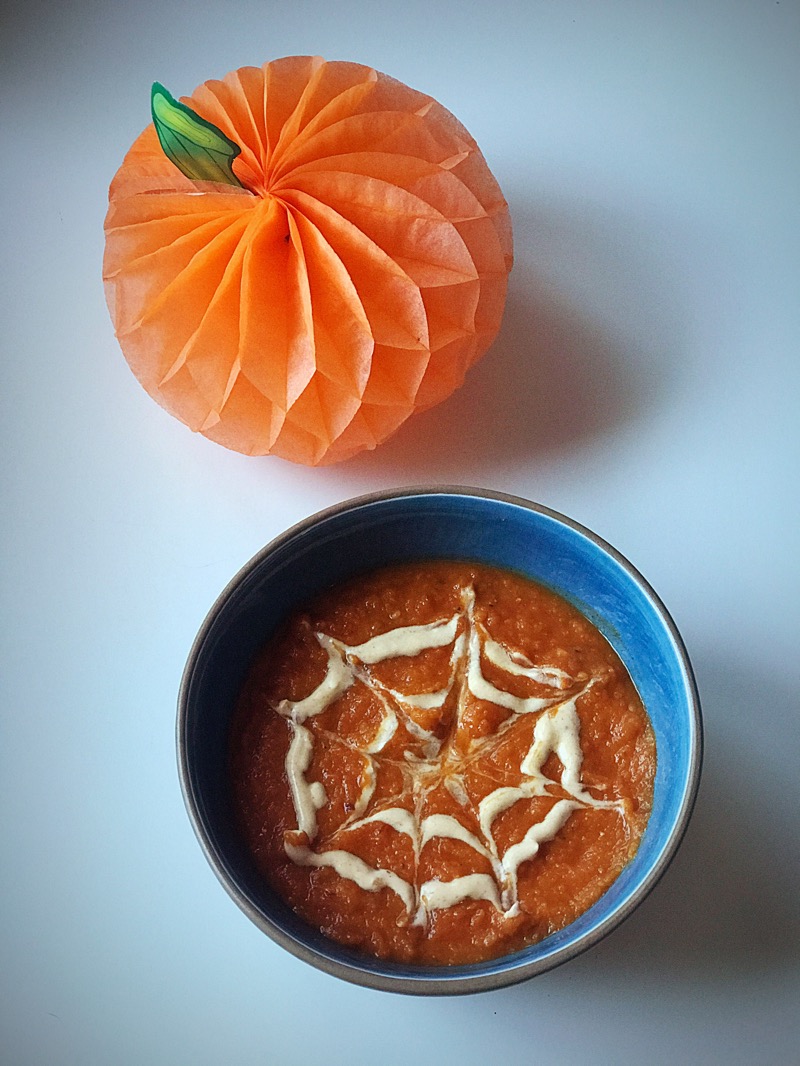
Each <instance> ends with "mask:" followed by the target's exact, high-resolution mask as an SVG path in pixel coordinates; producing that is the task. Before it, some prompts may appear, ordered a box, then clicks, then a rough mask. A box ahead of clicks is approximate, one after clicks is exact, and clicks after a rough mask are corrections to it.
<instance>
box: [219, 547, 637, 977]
mask: <svg viewBox="0 0 800 1066" xmlns="http://www.w3.org/2000/svg"><path fill="white" fill-rule="evenodd" d="M655 766H656V750H655V741H654V737H653V731H652V728H651V726H650V723H649V720H648V718H647V715H646V713H645V710H644V708H643V706H642V703H641V700H640V699H639V696H638V694H637V692H636V690H635V688H634V686H633V683H632V682H631V680H630V677H629V676H628V674H627V671H626V670H625V668H624V666H623V665H622V663H621V662H620V660H619V658H618V657H617V655H616V654H615V652H614V651H613V650H612V648H611V646H610V645H609V644H608V642H607V641H606V639H605V638H604V637H603V636H602V635H601V633H600V632H599V631H598V630H597V629H596V628H595V626H593V625H592V624H591V623H590V622H589V621H588V620H587V619H586V618H585V617H584V616H583V615H582V614H581V613H580V612H579V611H577V610H576V609H575V608H574V607H572V606H571V605H570V604H568V603H567V602H566V601H564V600H563V599H561V598H560V597H559V596H556V595H555V594H554V593H552V592H550V591H548V590H547V589H545V588H543V587H542V586H540V585H537V584H534V583H533V582H531V581H529V580H528V579H526V578H524V577H522V576H520V575H518V574H515V573H511V572H508V571H503V570H497V569H493V568H490V567H486V566H481V565H476V564H472V563H469V562H459V561H428V562H421V563H414V564H408V565H404V566H400V567H394V568H389V569H383V570H379V571H376V572H374V573H371V574H368V575H366V576H362V577H359V578H358V579H356V580H353V581H351V582H349V583H348V584H346V585H343V586H339V587H337V588H335V589H333V590H331V591H329V592H327V593H325V594H324V595H322V596H321V597H319V598H318V599H317V600H315V601H314V602H313V603H311V604H310V605H308V606H307V607H306V608H305V610H303V611H301V612H298V613H297V614H295V615H294V616H293V617H292V618H290V619H289V620H288V622H287V623H286V624H285V625H284V627H283V628H282V629H281V630H280V632H278V633H277V634H276V635H275V637H274V638H273V639H271V640H270V642H269V643H268V644H267V646H266V647H265V648H264V650H263V652H262V653H261V654H260V655H259V657H258V658H257V660H256V662H255V663H254V665H253V667H252V669H251V671H250V674H249V676H248V678H247V681H246V683H245V685H244V688H243V690H242V693H241V696H240V699H239V704H238V707H237V709H236V713H235V716H234V721H233V726H232V733H231V780H232V787H233V795H234V804H235V808H236V813H237V817H238V819H239V822H240V824H241V828H242V832H243V834H244V837H245V840H246V842H247V845H248V847H249V849H250V851H251V852H252V854H253V856H254V857H255V860H256V863H257V865H258V867H259V868H260V870H261V871H262V872H263V874H264V876H265V877H266V878H267V880H268V881H269V882H270V883H271V885H272V886H273V887H274V888H275V890H276V891H277V892H278V893H279V894H280V895H281V896H282V897H283V898H284V899H285V900H286V901H287V902H288V903H289V904H290V905H291V907H292V908H293V909H294V910H295V911H296V912H297V913H299V914H300V915H301V916H302V917H303V918H304V919H305V920H307V921H308V922H310V923H311V924H312V925H314V926H316V927H317V928H319V929H321V930H322V931H323V933H325V934H326V935H327V936H329V937H330V938H332V939H333V940H337V941H340V942H342V943H345V944H347V945H349V946H351V947H353V948H355V949H357V950H360V951H363V952H367V953H370V954H373V955H377V956H379V957H382V958H387V959H394V960H398V961H405V962H415V963H420V964H434V965H448V964H457V963H466V962H474V961H478V960H483V959H488V958H492V957H495V956H497V955H501V954H505V953H507V952H510V951H514V950H517V949H518V948H520V947H523V946H524V945H526V944H528V943H531V942H534V941H536V940H539V939H541V938H543V937H545V936H547V935H548V934H549V933H552V932H554V931H555V930H557V929H560V928H563V927H564V926H566V925H568V924H569V923H570V922H571V921H573V920H574V919H575V918H577V917H578V916H579V915H580V914H581V913H582V912H583V911H585V910H586V909H587V908H588V907H589V906H591V904H592V903H594V902H595V901H596V900H597V899H598V898H599V897H600V896H601V895H602V893H603V892H604V891H605V890H606V889H607V888H608V887H609V885H611V883H612V882H613V881H614V880H615V879H616V877H617V876H618V875H619V873H620V871H621V870H622V869H623V867H624V866H625V865H626V863H628V862H629V861H630V859H631V857H632V856H633V854H634V853H635V851H636V848H637V847H638V844H639V840H640V838H641V835H642V833H643V831H644V828H645V825H646V823H647V818H648V815H649V812H650V806H651V801H652V794H653V779H654V776H655Z"/></svg>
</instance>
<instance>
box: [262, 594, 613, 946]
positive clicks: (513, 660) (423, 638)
mask: <svg viewBox="0 0 800 1066" xmlns="http://www.w3.org/2000/svg"><path fill="white" fill-rule="evenodd" d="M474 607H475V594H474V591H473V590H472V589H471V588H467V589H464V590H463V591H462V608H463V610H462V611H460V612H459V613H457V614H455V615H454V616H453V617H452V618H450V619H440V620H438V621H435V622H431V623H429V624H427V625H415V626H401V627H398V628H396V629H392V630H389V631H387V632H385V633H381V634H378V635H377V636H374V637H372V638H370V639H369V640H367V641H365V642H364V643H362V644H358V645H347V644H344V643H342V642H340V641H337V640H335V639H334V638H332V637H329V636H327V635H325V634H324V633H316V634H315V637H316V639H317V641H318V642H319V644H320V646H321V647H323V648H324V649H325V650H326V652H327V655H328V664H327V670H326V674H325V677H324V679H323V681H322V682H321V683H320V684H319V685H318V686H317V687H316V688H315V689H314V691H313V692H311V693H310V695H308V696H306V697H305V698H304V699H302V700H297V701H289V700H282V701H280V703H278V704H277V705H276V706H275V710H276V711H277V712H278V713H279V714H281V715H283V716H284V717H285V718H287V719H289V724H290V728H291V730H292V739H291V742H290V744H289V750H288V752H287V755H286V773H287V777H288V780H289V787H290V790H291V795H292V801H293V804H294V809H295V815H296V818H297V828H298V829H299V830H300V831H302V832H303V833H305V834H306V838H307V839H308V841H309V845H305V844H298V843H297V842H296V840H295V839H293V837H294V834H292V833H287V834H286V839H285V842H284V848H285V850H286V854H287V855H288V857H289V858H290V859H291V861H292V862H295V863H297V864H298V865H300V866H314V867H321V866H329V867H331V868H333V869H334V870H335V871H336V872H337V873H338V874H339V875H340V876H341V877H344V878H347V879H348V880H351V881H354V882H355V883H356V884H357V885H359V887H361V888H363V889H365V890H366V891H369V892H375V891H378V890H379V889H381V888H388V889H390V890H391V891H392V892H394V893H395V894H396V895H397V896H398V897H399V898H400V899H401V900H402V902H403V904H404V906H405V909H406V911H407V913H408V915H409V916H413V921H414V923H415V924H420V925H425V924H426V922H427V919H428V915H429V913H430V912H431V911H433V910H437V909H442V908H448V907H452V906H455V905H456V904H457V903H459V902H461V901H463V900H465V899H483V900H488V901H489V902H491V903H492V904H493V906H495V907H496V909H497V910H498V911H499V912H500V913H502V914H504V915H505V916H507V917H511V916H513V915H515V914H516V913H518V909H519V907H518V871H519V868H520V866H521V865H522V864H523V863H524V862H526V861H528V860H529V859H532V858H534V857H535V855H536V854H537V853H538V851H539V849H540V847H541V845H542V844H543V843H545V842H546V841H548V840H552V839H553V838H554V837H555V836H556V835H557V834H558V832H559V831H560V830H561V828H562V827H563V826H564V825H565V824H566V822H567V820H568V819H569V817H570V816H571V814H572V813H573V811H575V810H576V809H578V808H580V807H592V808H615V809H617V810H619V811H620V812H622V811H623V810H624V808H623V804H622V802H619V801H606V800H598V799H595V798H594V797H593V796H591V795H590V794H589V792H587V791H586V789H585V788H584V787H583V784H582V782H581V767H582V763H583V752H582V750H581V746H580V719H579V717H578V712H577V701H578V700H579V699H580V698H581V697H582V696H583V695H584V694H585V693H586V692H587V691H588V689H589V688H590V687H591V686H592V684H593V683H594V681H593V680H590V681H589V682H588V684H586V685H585V686H584V687H583V688H582V689H581V691H580V692H578V693H575V694H573V695H572V696H567V695H566V694H564V695H559V696H553V697H540V696H527V697H522V696H515V695H513V694H512V693H510V692H506V691H505V690H503V689H500V688H498V687H497V686H495V685H494V684H492V683H491V682H489V681H488V680H487V679H486V678H485V677H484V676H483V672H482V669H481V654H482V653H483V654H484V655H485V656H486V659H487V661H489V662H491V663H493V664H494V665H495V666H497V667H499V668H500V669H502V670H504V671H505V672H507V673H508V674H511V675H514V676H524V677H528V678H530V679H532V680H533V681H535V682H537V683H539V684H542V685H546V686H548V687H550V688H553V689H557V690H559V691H560V692H563V690H564V689H568V688H569V687H570V685H571V684H574V682H573V681H572V679H571V678H570V677H569V675H567V674H566V673H564V671H562V670H559V669H558V668H556V667H553V666H536V665H534V664H533V663H531V662H530V661H529V660H528V659H527V658H526V657H525V656H524V655H522V654H521V653H519V652H516V651H513V650H512V649H509V648H506V647H505V646H504V645H502V644H500V643H499V642H497V641H495V640H493V639H491V638H490V637H489V636H488V634H486V633H485V632H484V631H483V628H482V626H479V624H478V623H477V622H476V621H475V618H474ZM459 630H461V631H460V632H459ZM450 643H453V645H454V647H453V652H452V654H451V658H450V678H449V681H448V684H447V685H446V686H445V688H443V689H441V690H439V691H437V692H433V693H419V694H413V693H412V694H408V693H400V692H396V691H395V690H393V689H389V688H386V687H384V686H383V685H382V684H381V683H380V682H379V681H377V680H376V679H374V678H373V677H372V676H371V674H370V673H369V671H368V669H366V668H367V667H369V666H371V665H375V664H377V663H380V662H384V661H385V660H387V659H391V658H395V657H398V656H415V655H418V654H420V653H421V652H422V651H425V650H427V649H429V648H438V647H445V646H447V645H448V644H450ZM460 669H461V672H462V676H463V678H464V681H465V684H464V685H463V686H462V689H461V691H460V693H459V705H458V709H457V713H458V714H460V713H461V712H462V710H463V705H464V698H465V696H466V691H467V690H468V691H469V692H470V693H471V694H472V695H473V696H475V697H476V698H478V699H482V700H488V701H490V702H492V703H494V704H497V705H498V706H500V707H503V708H504V709H506V710H508V711H510V712H511V715H512V717H511V718H510V719H507V720H506V721H505V722H503V723H501V726H500V727H499V730H498V732H500V731H502V730H504V729H505V728H506V727H507V726H508V725H509V724H510V723H511V721H513V717H514V716H516V715H525V714H536V713H538V714H539V718H538V720H537V721H536V724H535V727H534V731H533V740H532V743H531V746H530V748H529V750H528V751H527V753H526V754H525V756H524V758H523V760H522V762H521V764H520V771H521V773H522V774H523V775H524V777H525V778H526V780H524V781H522V782H521V783H520V785H519V786H514V787H509V786H503V787H500V788H497V789H495V790H494V791H493V792H490V793H489V794H488V795H486V796H485V797H484V798H483V799H482V800H480V802H479V803H478V805H477V814H478V823H479V826H480V832H481V834H482V837H483V839H481V838H480V837H478V836H477V835H476V834H475V833H472V832H470V831H469V830H468V829H467V828H466V827H465V826H463V825H462V824H461V822H460V821H459V820H458V819H457V818H455V817H453V816H452V815H446V814H432V815H428V816H427V817H425V818H420V812H421V808H420V802H421V799H420V797H423V796H424V792H425V785H424V780H425V778H426V775H428V776H430V774H431V772H432V767H433V768H434V769H435V764H434V763H432V762H424V761H422V762H421V761H419V760H418V759H417V758H416V757H414V756H412V755H411V753H409V752H406V753H405V760H406V761H405V763H404V766H405V772H406V773H407V774H409V775H411V792H412V793H413V794H414V795H415V796H416V797H417V808H416V810H414V811H411V810H408V809H406V808H405V807H400V806H389V807H386V808H384V809H382V810H378V811H375V812H373V813H372V814H369V815H366V816H364V812H365V811H366V809H367V807H368V805H369V802H370V800H371V799H372V797H373V795H374V792H375V787H376V777H377V775H376V770H375V762H374V759H373V756H374V755H376V754H377V753H379V752H380V751H382V750H383V748H384V747H385V746H386V744H387V743H388V742H389V741H390V740H391V738H392V737H393V736H394V734H395V732H396V731H397V728H398V725H399V720H398V713H397V710H399V711H400V712H401V714H402V717H403V724H404V726H405V728H406V729H407V730H408V732H409V733H410V734H411V736H413V737H416V738H417V739H418V740H421V741H423V742H424V745H425V747H424V751H425V755H426V758H427V759H428V760H433V759H434V758H435V757H436V756H437V755H438V753H439V751H440V748H441V742H440V741H438V740H437V739H436V738H435V737H434V735H433V734H432V733H431V732H430V731H428V730H425V729H424V728H423V727H422V726H420V725H419V723H417V722H415V721H414V720H413V718H412V717H410V716H408V714H406V713H405V712H404V711H403V708H412V709H414V708H416V709H423V710H430V709H438V708H440V707H442V706H444V704H445V702H446V700H447V698H448V696H449V695H450V692H451V691H452V689H453V686H454V685H455V683H456V680H457V678H458V676H459V670H460ZM357 680H358V681H361V682H362V683H364V684H366V685H368V686H369V687H370V688H371V690H372V691H373V692H374V693H375V695H376V696H377V697H378V698H379V701H380V702H381V705H382V717H381V721H380V723H379V725H378V727H377V729H376V732H375V735H374V737H373V738H372V740H371V741H370V742H369V743H368V744H367V745H366V747H365V748H363V749H362V752H361V754H362V757H363V759H364V769H363V773H362V786H361V793H360V795H359V798H358V799H357V801H356V803H355V806H354V810H353V812H352V813H351V815H350V817H349V818H348V819H347V821H346V822H345V823H344V824H343V825H342V826H341V827H340V828H339V830H338V831H337V832H338V833H342V832H348V831H352V830H354V829H356V828H359V827H361V826H364V825H367V824H369V823H374V822H382V823H384V824H386V825H388V826H390V827H391V828H392V829H394V830H395V831H396V832H398V833H402V834H404V835H405V836H407V837H408V838H409V839H410V841H411V843H412V847H413V853H414V861H415V867H418V864H419V860H420V855H421V852H422V850H423V848H424V847H425V846H426V845H427V844H428V843H429V842H430V841H432V840H435V839H455V840H459V841H461V842H463V843H464V844H466V845H467V846H468V847H470V848H471V849H472V850H473V851H475V852H476V854H478V855H480V856H482V857H483V858H484V859H485V860H487V861H488V862H489V863H490V864H491V866H492V874H488V873H471V874H468V875H466V876H463V877H457V878H454V879H453V880H451V881H441V880H439V879H438V878H434V879H432V880H429V881H426V882H425V883H424V884H422V885H421V886H420V887H419V888H416V886H415V885H414V884H412V883H410V882H409V881H406V880H405V879H403V878H401V877H400V876H399V875H398V874H396V873H394V872H393V871H391V870H383V869H376V868H373V867H371V866H369V865H368V864H367V863H365V862H364V861H363V860H362V859H360V858H358V856H356V855H354V854H353V853H352V852H350V851H347V850H346V849H343V848H338V849H332V850H327V851H315V850H313V847H311V846H310V845H311V844H312V843H313V841H314V839H315V837H316V835H317V811H318V810H319V809H320V808H321V807H322V806H324V805H325V803H326V802H327V797H326V794H325V789H324V787H323V785H322V783H321V782H317V781H308V780H307V778H306V774H307V772H308V769H309V766H310V764H311V759H312V755H313V735H312V733H311V732H310V730H308V729H307V728H306V727H305V726H304V725H303V724H302V723H303V722H304V721H305V720H306V719H307V718H310V717H314V716H316V715H318V714H321V713H322V712H323V711H325V710H326V709H327V708H328V707H330V706H331V705H332V704H333V703H334V702H335V701H336V700H337V699H338V698H339V697H340V696H341V695H342V694H343V693H344V692H346V691H347V690H348V689H349V688H350V687H351V686H352V685H353V684H354V683H355V682H356V681H357ZM395 708H397V710H396V709H395ZM551 753H555V755H556V756H557V757H558V759H559V760H560V762H561V765H562V773H561V780H560V782H559V783H560V785H561V788H562V789H563V790H564V791H565V792H567V794H568V795H569V796H570V798H569V799H559V800H557V801H556V802H555V804H554V806H553V807H552V808H551V809H550V810H549V811H548V813H547V815H546V816H545V817H544V819H543V820H542V821H540V822H537V823H535V824H534V825H532V826H531V827H530V828H529V829H528V831H527V832H526V834H525V836H524V837H523V838H522V840H520V841H519V842H517V843H516V844H514V845H512V846H510V847H509V848H507V849H506V851H505V853H504V854H502V855H501V854H500V853H499V850H498V846H497V843H496V841H495V839H494V836H493V832H492V828H493V824H494V822H495V820H496V819H497V818H498V816H499V815H500V814H502V813H503V812H504V811H506V810H508V809H509V808H511V807H513V806H514V805H515V804H516V803H518V802H519V801H520V800H525V799H531V798H533V797H536V796H546V795H549V794H550V793H549V791H548V788H549V786H551V785H554V784H556V783H555V782H553V781H551V780H550V779H549V778H547V777H546V776H545V775H544V774H543V772H542V767H543V766H544V764H545V762H546V761H547V758H548V757H549V755H550V754H551ZM434 780H435V781H437V783H438V782H439V781H441V782H443V783H444V785H445V787H446V788H447V789H448V791H449V792H450V793H451V795H453V796H454V798H456V800H457V802H459V803H460V804H461V805H462V806H467V805H468V804H469V802H470V799H469V795H468V793H467V791H466V788H465V786H464V783H463V779H462V777H461V775H460V774H458V773H457V772H454V773H449V774H445V773H441V774H440V776H439V778H436V776H435V774H434Z"/></svg>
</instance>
